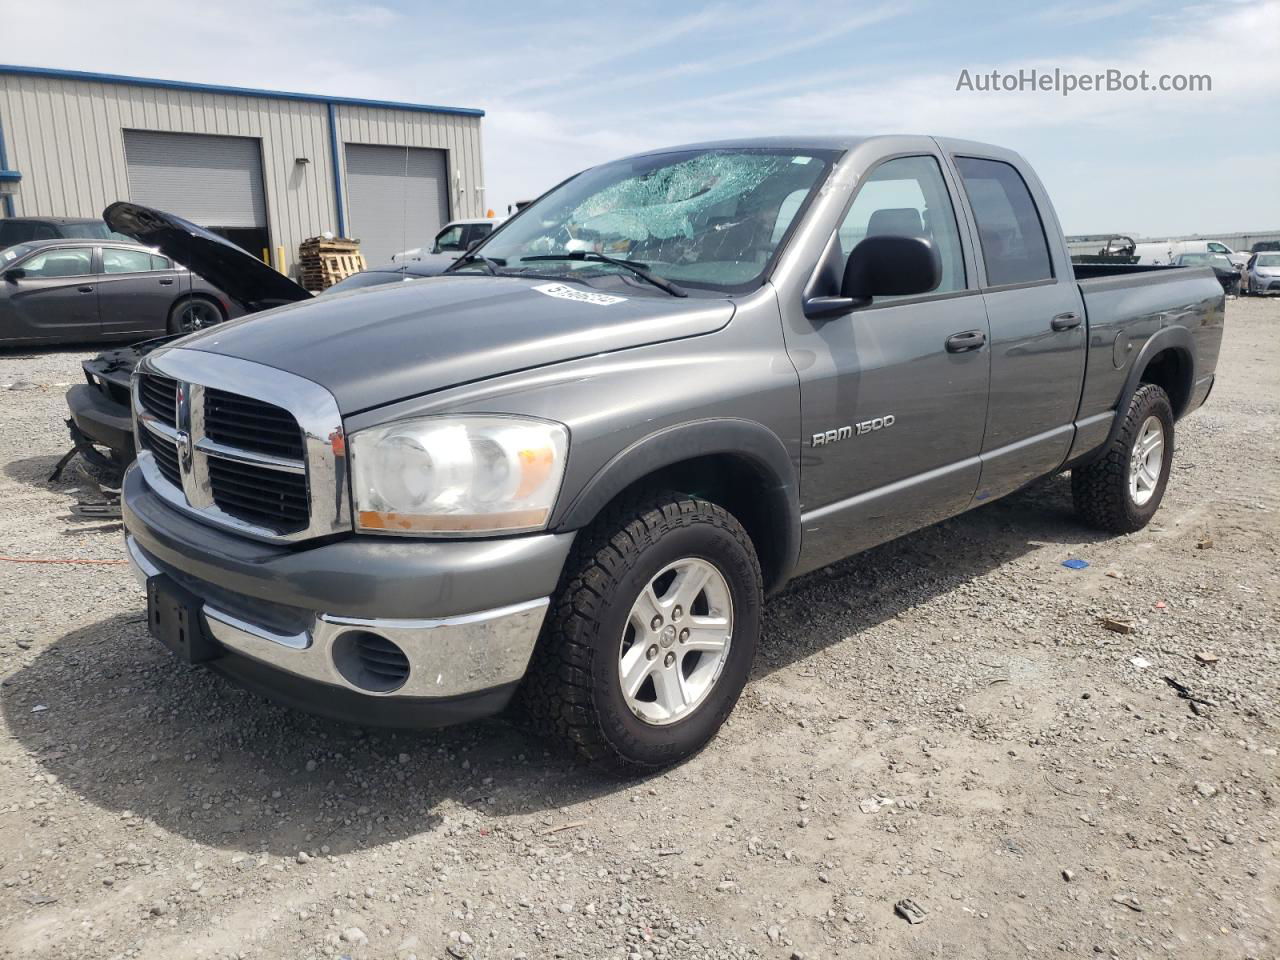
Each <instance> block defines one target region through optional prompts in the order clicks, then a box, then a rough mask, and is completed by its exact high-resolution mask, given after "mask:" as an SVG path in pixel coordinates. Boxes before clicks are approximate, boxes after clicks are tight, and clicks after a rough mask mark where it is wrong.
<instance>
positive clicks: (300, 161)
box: [293, 157, 311, 167]
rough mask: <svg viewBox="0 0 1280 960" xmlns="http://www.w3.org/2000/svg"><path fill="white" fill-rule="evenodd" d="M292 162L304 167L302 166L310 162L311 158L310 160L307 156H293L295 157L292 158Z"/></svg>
mask: <svg viewBox="0 0 1280 960" xmlns="http://www.w3.org/2000/svg"><path fill="white" fill-rule="evenodd" d="M293 162H294V163H296V164H297V165H298V166H300V167H304V166H306V165H307V164H308V163H310V162H311V160H310V159H309V158H307V157H295V158H294V160H293Z"/></svg>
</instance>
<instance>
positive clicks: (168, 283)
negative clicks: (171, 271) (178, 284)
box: [160, 277, 173, 287]
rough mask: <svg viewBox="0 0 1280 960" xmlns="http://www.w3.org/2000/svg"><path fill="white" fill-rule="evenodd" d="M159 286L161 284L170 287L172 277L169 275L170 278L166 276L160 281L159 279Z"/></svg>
mask: <svg viewBox="0 0 1280 960" xmlns="http://www.w3.org/2000/svg"><path fill="white" fill-rule="evenodd" d="M160 286H162V287H172V286H173V278H172V277H170V278H168V279H165V280H161V281H160Z"/></svg>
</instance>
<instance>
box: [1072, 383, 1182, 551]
mask: <svg viewBox="0 0 1280 960" xmlns="http://www.w3.org/2000/svg"><path fill="white" fill-rule="evenodd" d="M1172 466H1173V405H1172V404H1170V403H1169V395H1168V394H1167V393H1165V392H1164V389H1163V388H1162V387H1158V386H1156V384H1154V383H1144V384H1143V385H1142V386H1141V387H1140V388H1138V390H1137V392H1135V393H1134V395H1133V398H1132V399H1131V400H1130V401H1129V407H1128V409H1127V410H1126V411H1125V414H1124V420H1123V421H1122V422H1121V424H1120V431H1119V433H1118V434H1117V435H1116V437H1115V439H1114V440H1112V441H1111V444H1110V446H1108V448H1107V449H1106V451H1104V452H1103V454H1102V456H1100V457H1099V458H1098V459H1096V460H1094V461H1093V462H1092V463H1090V464H1088V465H1087V466H1083V467H1077V468H1075V469H1074V470H1072V471H1071V494H1072V498H1073V499H1074V500H1075V506H1076V512H1077V513H1079V514H1080V515H1081V516H1082V517H1083V518H1084V519H1085V520H1086V521H1087V522H1088V523H1089V524H1091V525H1092V526H1095V527H1099V528H1101V529H1103V530H1107V531H1109V532H1111V533H1133V532H1134V531H1135V530H1141V529H1142V528H1143V527H1145V526H1146V525H1147V522H1148V521H1149V520H1150V519H1151V518H1152V516H1154V515H1155V512H1156V510H1157V509H1158V508H1159V506H1160V501H1161V500H1163V499H1164V491H1165V487H1166V486H1168V483H1169V470H1170V468H1171V467H1172Z"/></svg>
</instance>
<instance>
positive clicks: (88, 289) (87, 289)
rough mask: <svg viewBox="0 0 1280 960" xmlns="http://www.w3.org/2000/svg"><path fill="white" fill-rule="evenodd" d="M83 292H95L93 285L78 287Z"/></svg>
mask: <svg viewBox="0 0 1280 960" xmlns="http://www.w3.org/2000/svg"><path fill="white" fill-rule="evenodd" d="M76 289H77V290H79V291H80V292H81V293H93V287H76Z"/></svg>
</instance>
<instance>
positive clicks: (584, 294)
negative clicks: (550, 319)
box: [533, 283, 627, 307]
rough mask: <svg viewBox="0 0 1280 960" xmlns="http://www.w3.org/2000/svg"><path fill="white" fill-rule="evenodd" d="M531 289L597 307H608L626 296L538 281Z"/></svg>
mask: <svg viewBox="0 0 1280 960" xmlns="http://www.w3.org/2000/svg"><path fill="white" fill-rule="evenodd" d="M533 289H535V290H537V291H538V292H539V293H545V294H546V295H547V296H548V297H559V298H560V299H561V300H578V301H581V302H582V303H594V304H595V305H596V306H598V307H609V306H612V305H613V304H615V303H622V302H623V301H625V300H626V299H627V298H626V297H612V296H610V295H609V294H607V293H592V292H591V291H589V290H575V289H574V288H573V287H568V286H565V285H564V284H563V283H540V284H538V285H537V286H536V287H534V288H533Z"/></svg>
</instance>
